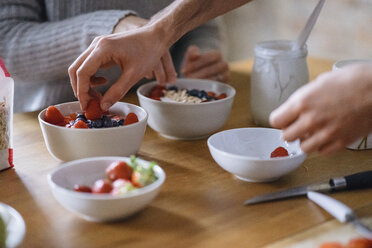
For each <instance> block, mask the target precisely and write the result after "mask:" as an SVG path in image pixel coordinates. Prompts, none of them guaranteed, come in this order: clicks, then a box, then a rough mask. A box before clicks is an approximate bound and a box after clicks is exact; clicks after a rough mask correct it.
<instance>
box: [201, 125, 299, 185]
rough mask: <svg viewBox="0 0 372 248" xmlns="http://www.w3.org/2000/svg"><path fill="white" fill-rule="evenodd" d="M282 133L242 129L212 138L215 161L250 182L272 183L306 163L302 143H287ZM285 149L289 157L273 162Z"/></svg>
mask: <svg viewBox="0 0 372 248" xmlns="http://www.w3.org/2000/svg"><path fill="white" fill-rule="evenodd" d="M280 134H281V131H280V130H278V129H272V128H238V129H231V130H226V131H222V132H219V133H216V134H214V135H212V136H211V137H209V139H208V147H209V151H210V153H211V155H212V157H213V159H214V160H215V161H216V162H217V164H219V165H220V166H221V167H222V168H223V169H225V170H226V171H228V172H230V173H232V174H234V175H235V176H236V177H237V178H239V179H241V180H244V181H249V182H269V181H274V180H276V179H278V178H279V177H281V176H283V175H286V174H288V173H290V172H291V171H293V170H294V169H296V168H297V167H298V166H300V165H301V163H302V162H303V161H304V160H305V159H306V154H305V153H304V152H303V151H302V150H301V148H300V142H299V140H297V141H295V142H290V143H289V142H286V141H284V140H282V139H281V138H280ZM279 146H282V147H284V148H286V149H287V151H288V153H289V156H286V157H277V158H270V155H271V152H273V151H274V150H275V149H276V148H277V147H279Z"/></svg>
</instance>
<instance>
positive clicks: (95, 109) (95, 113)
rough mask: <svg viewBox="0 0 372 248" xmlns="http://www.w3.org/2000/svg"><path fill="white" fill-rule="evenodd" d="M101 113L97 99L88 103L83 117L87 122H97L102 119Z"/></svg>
mask: <svg viewBox="0 0 372 248" xmlns="http://www.w3.org/2000/svg"><path fill="white" fill-rule="evenodd" d="M102 114H103V111H102V109H101V105H100V103H99V100H98V99H91V100H90V101H89V102H88V106H87V109H86V111H85V116H86V117H87V119H88V120H98V119H101V118H102Z"/></svg>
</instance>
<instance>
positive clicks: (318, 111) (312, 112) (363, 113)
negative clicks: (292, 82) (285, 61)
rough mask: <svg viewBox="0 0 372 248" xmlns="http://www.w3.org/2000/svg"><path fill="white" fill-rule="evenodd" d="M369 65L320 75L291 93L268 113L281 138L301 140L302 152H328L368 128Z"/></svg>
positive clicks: (371, 119) (371, 111) (371, 122)
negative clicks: (281, 130) (279, 130)
mask: <svg viewBox="0 0 372 248" xmlns="http://www.w3.org/2000/svg"><path fill="white" fill-rule="evenodd" d="M371 96H372V65H371V64H360V65H353V66H349V67H345V68H342V69H340V70H338V71H334V72H327V73H325V74H322V75H320V76H319V77H318V78H316V79H315V80H314V81H313V82H311V83H309V84H307V85H305V86H303V87H302V88H300V89H299V90H297V91H296V92H295V93H293V94H292V95H291V96H290V97H289V98H288V100H287V101H286V102H285V103H283V104H282V105H281V106H280V107H279V108H278V109H276V110H274V111H273V112H272V113H271V116H270V123H271V125H272V126H273V127H275V128H281V129H283V138H284V139H285V140H287V141H293V140H295V139H297V138H299V139H300V140H301V148H302V150H303V151H304V152H306V153H311V152H314V151H318V152H320V153H321V154H324V155H326V154H329V153H331V152H334V151H337V150H340V149H342V148H343V147H345V146H346V145H349V144H350V143H352V142H353V141H355V140H356V139H357V138H360V137H363V136H365V135H368V133H369V132H371V130H372V97H371Z"/></svg>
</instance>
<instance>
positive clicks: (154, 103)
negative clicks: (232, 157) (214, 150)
mask: <svg viewBox="0 0 372 248" xmlns="http://www.w3.org/2000/svg"><path fill="white" fill-rule="evenodd" d="M137 96H138V99H139V103H140V106H141V107H142V108H144V109H145V110H146V111H147V113H148V114H149V118H148V125H149V126H150V127H151V128H152V129H154V130H155V131H157V132H158V133H159V134H160V135H162V136H164V137H166V138H169V139H178V140H197V139H203V138H206V137H208V136H209V135H211V134H213V133H214V132H216V131H218V130H219V129H220V128H222V127H223V125H225V123H226V121H227V119H228V117H229V115H230V111H231V107H232V104H233V101H234V96H235V89H234V88H233V87H231V86H230V85H228V84H224V83H220V82H217V81H211V80H204V79H187V78H179V79H178V80H177V83H176V85H171V86H167V87H161V86H159V85H157V82H150V83H148V84H145V85H142V86H141V87H139V88H138V89H137Z"/></svg>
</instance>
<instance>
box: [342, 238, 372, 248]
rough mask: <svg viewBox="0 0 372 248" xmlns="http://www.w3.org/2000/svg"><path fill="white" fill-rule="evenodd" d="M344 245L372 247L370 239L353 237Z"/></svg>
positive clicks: (357, 247)
mask: <svg viewBox="0 0 372 248" xmlns="http://www.w3.org/2000/svg"><path fill="white" fill-rule="evenodd" d="M346 247H348V248H371V247H372V240H371V239H366V238H354V239H351V240H350V241H349V242H348V243H347V245H346Z"/></svg>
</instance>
